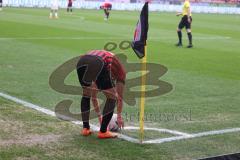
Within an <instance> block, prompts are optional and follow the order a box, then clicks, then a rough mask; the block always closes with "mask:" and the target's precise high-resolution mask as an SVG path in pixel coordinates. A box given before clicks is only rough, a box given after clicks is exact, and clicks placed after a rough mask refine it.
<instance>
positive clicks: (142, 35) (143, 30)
mask: <svg viewBox="0 0 240 160" xmlns="http://www.w3.org/2000/svg"><path fill="white" fill-rule="evenodd" d="M147 34H148V2H146V3H145V4H144V6H143V8H142V11H141V15H140V18H139V20H138V23H137V27H136V29H135V33H134V40H133V42H132V49H133V50H134V52H135V53H136V55H137V56H138V58H143V57H144V56H145V46H146V45H147Z"/></svg>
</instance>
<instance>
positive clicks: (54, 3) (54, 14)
mask: <svg viewBox="0 0 240 160" xmlns="http://www.w3.org/2000/svg"><path fill="white" fill-rule="evenodd" d="M49 18H58V0H51V11H50V15H49Z"/></svg>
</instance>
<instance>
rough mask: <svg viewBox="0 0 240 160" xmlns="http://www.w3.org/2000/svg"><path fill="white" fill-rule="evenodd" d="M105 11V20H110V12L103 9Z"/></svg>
mask: <svg viewBox="0 0 240 160" xmlns="http://www.w3.org/2000/svg"><path fill="white" fill-rule="evenodd" d="M103 10H104V14H105V18H104V20H108V16H109V14H108V11H107V9H103Z"/></svg>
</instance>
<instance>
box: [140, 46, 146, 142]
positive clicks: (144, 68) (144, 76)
mask: <svg viewBox="0 0 240 160" xmlns="http://www.w3.org/2000/svg"><path fill="white" fill-rule="evenodd" d="M144 52H145V56H144V57H143V59H142V71H141V72H142V79H141V98H140V115H139V124H140V142H141V143H142V142H143V139H144V107H145V90H146V86H145V84H146V78H147V77H146V70H147V46H146V45H145V46H144Z"/></svg>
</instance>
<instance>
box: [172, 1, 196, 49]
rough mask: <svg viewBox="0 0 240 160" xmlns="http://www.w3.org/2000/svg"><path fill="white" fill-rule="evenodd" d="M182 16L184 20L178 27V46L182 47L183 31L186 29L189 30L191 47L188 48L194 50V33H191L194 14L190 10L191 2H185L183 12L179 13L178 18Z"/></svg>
mask: <svg viewBox="0 0 240 160" xmlns="http://www.w3.org/2000/svg"><path fill="white" fill-rule="evenodd" d="M180 15H182V19H181V21H180V23H179V25H178V29H177V33H178V39H179V41H178V43H177V44H176V46H179V47H181V46H182V29H183V28H184V27H185V28H186V30H187V35H188V40H189V45H188V46H187V48H192V47H193V45H192V33H191V23H192V14H191V9H190V2H189V0H185V1H184V4H183V11H182V13H177V16H180Z"/></svg>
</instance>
